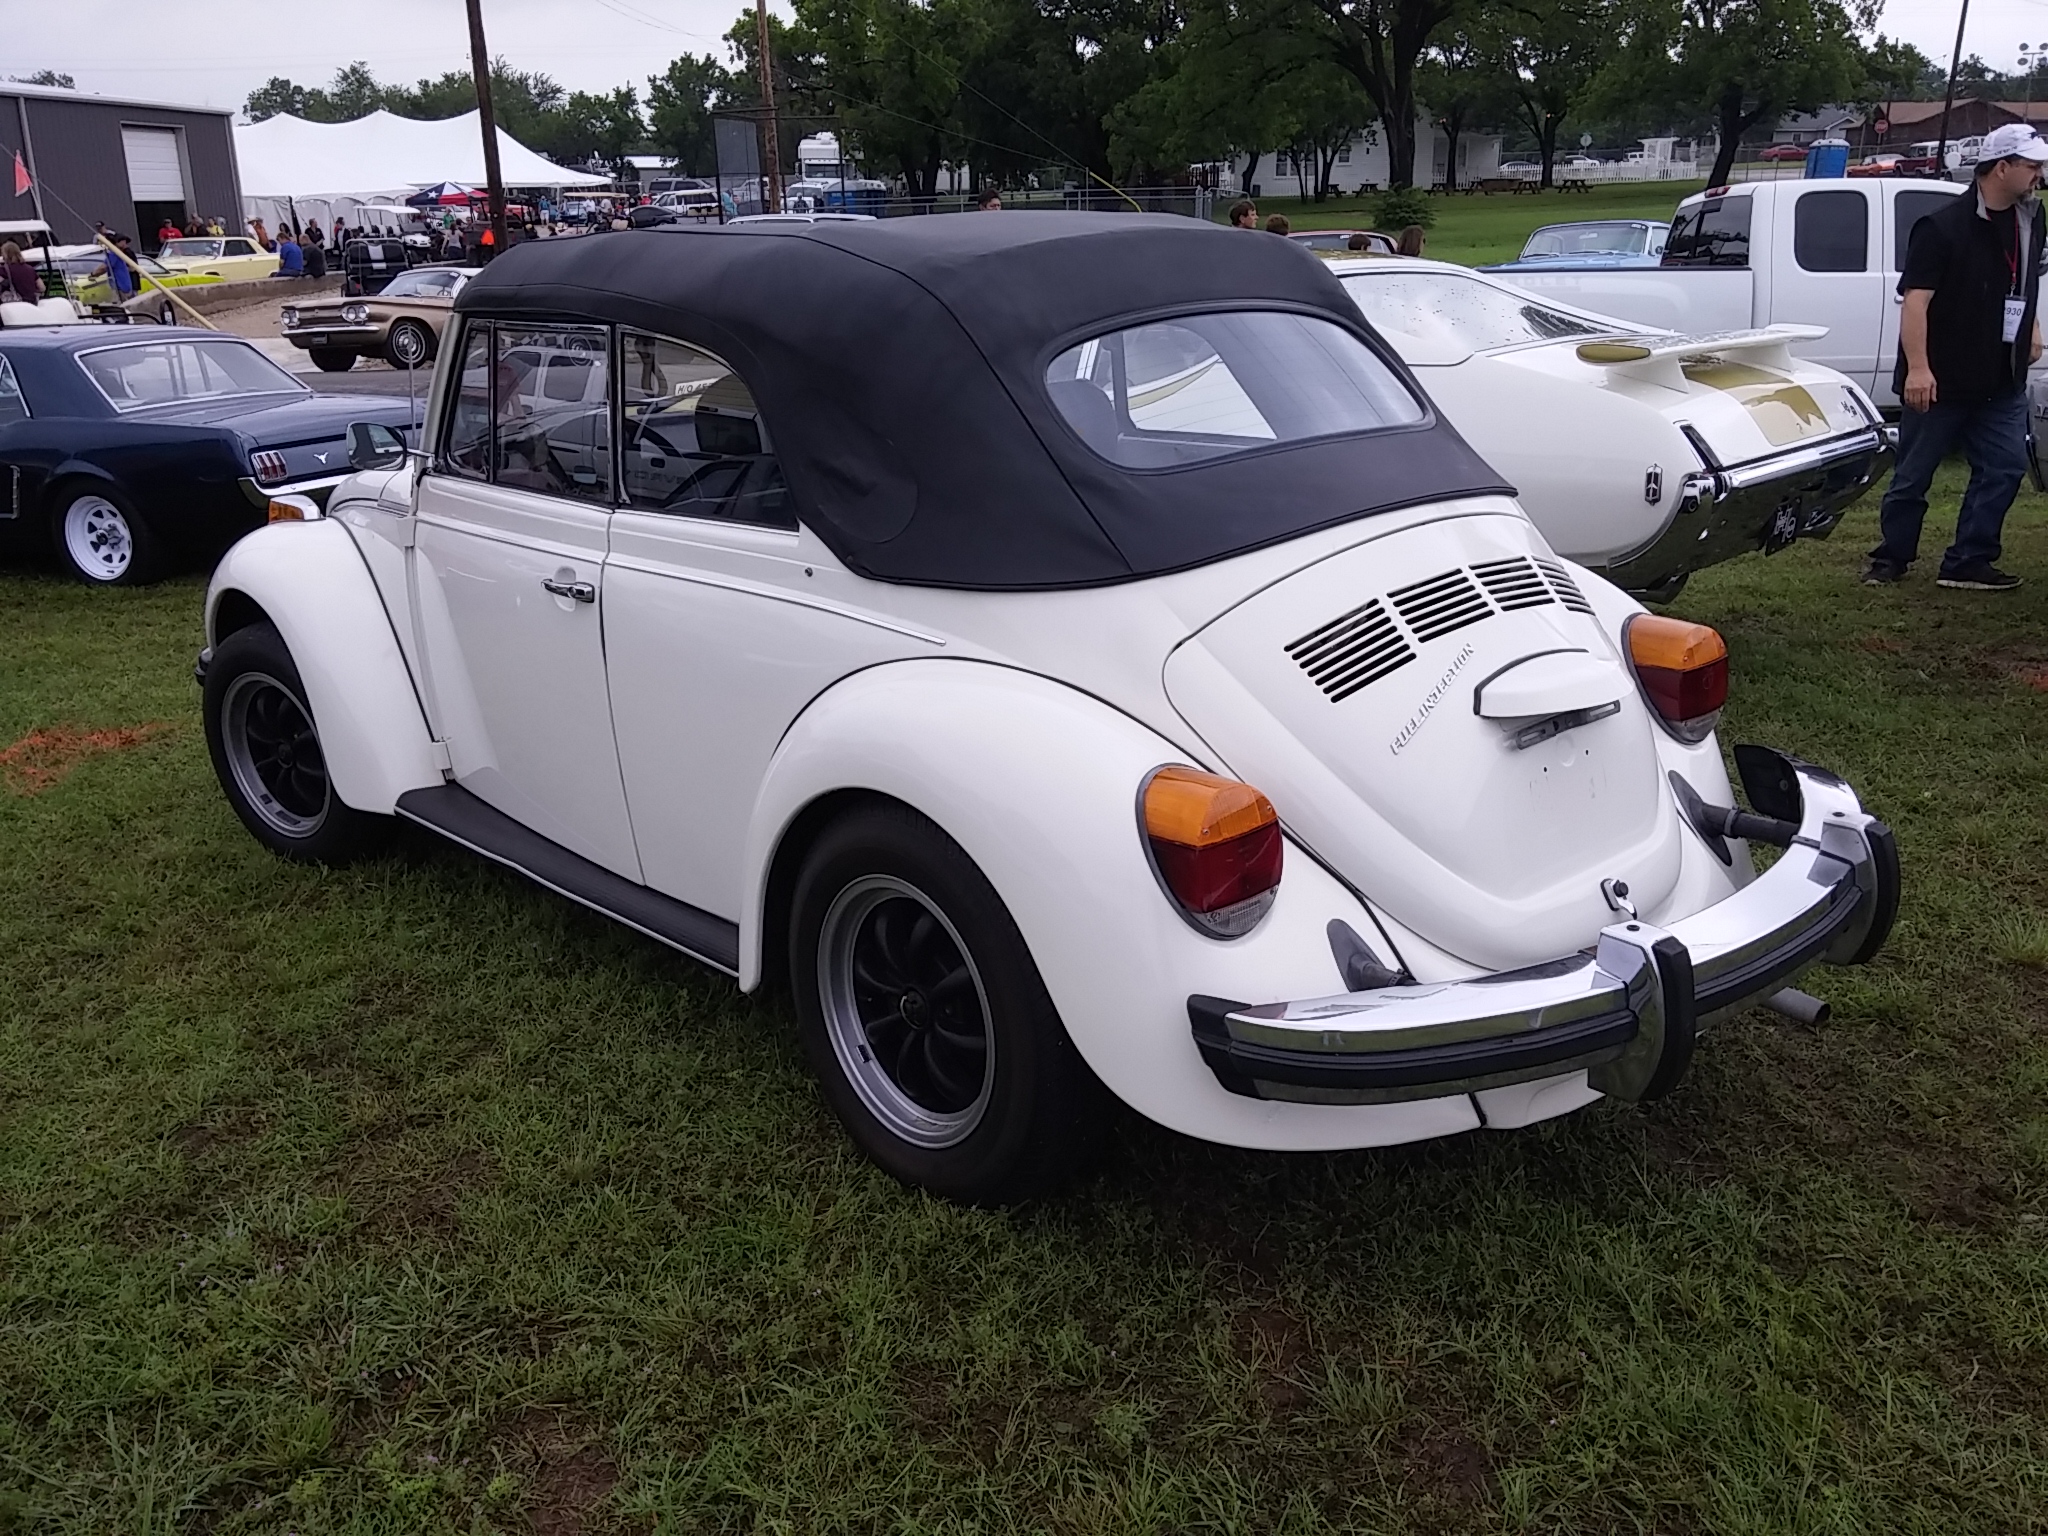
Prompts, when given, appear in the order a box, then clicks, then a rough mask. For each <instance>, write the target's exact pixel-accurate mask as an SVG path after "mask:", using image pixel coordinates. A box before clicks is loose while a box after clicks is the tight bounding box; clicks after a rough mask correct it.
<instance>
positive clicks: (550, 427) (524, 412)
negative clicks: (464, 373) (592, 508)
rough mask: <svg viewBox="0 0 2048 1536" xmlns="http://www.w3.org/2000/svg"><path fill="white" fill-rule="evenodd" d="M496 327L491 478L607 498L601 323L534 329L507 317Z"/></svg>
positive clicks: (606, 367) (607, 414) (607, 409)
mask: <svg viewBox="0 0 2048 1536" xmlns="http://www.w3.org/2000/svg"><path fill="white" fill-rule="evenodd" d="M494 330H495V332H496V336H497V361H496V364H495V366H494V367H493V368H492V370H491V421H492V438H493V442H494V447H493V450H492V454H491V457H492V461H493V464H494V466H495V472H494V473H493V474H492V476H491V478H492V479H493V480H495V481H496V482H497V483H498V484H499V485H512V486H518V487H519V488H520V489H522V490H528V491H544V492H546V493H547V494H548V495H551V496H574V497H577V498H579V499H581V500H584V501H597V502H609V501H610V500H611V494H612V487H611V481H612V460H611V406H610V399H609V391H608V389H607V387H606V381H607V379H608V378H609V377H610V373H611V368H610V357H609V351H608V347H607V338H606V333H605V332H604V331H603V330H601V329H599V328H596V327H590V328H587V329H586V328H584V327H580V326H552V327H548V328H546V329H528V328H525V327H517V328H515V327H513V326H510V325H506V324H504V323H502V322H501V323H499V324H498V325H497V326H495V327H494Z"/></svg>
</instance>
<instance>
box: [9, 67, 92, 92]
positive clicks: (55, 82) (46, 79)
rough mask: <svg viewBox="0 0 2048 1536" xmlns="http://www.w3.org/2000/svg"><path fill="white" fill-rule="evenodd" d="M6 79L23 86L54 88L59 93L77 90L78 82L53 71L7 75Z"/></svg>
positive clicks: (45, 70) (43, 70)
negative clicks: (47, 86) (15, 81)
mask: <svg viewBox="0 0 2048 1536" xmlns="http://www.w3.org/2000/svg"><path fill="white" fill-rule="evenodd" d="M7 78H8V79H10V80H17V81H19V82H20V83H21V84H23V85H50V86H55V87H56V88H57V89H58V90H60V91H75V90H77V89H78V82H77V81H76V80H74V79H72V78H71V77H70V76H69V75H66V74H61V73H59V72H58V71H56V70H54V69H39V70H37V71H36V72H35V73H34V74H32V75H9V76H8V77H7Z"/></svg>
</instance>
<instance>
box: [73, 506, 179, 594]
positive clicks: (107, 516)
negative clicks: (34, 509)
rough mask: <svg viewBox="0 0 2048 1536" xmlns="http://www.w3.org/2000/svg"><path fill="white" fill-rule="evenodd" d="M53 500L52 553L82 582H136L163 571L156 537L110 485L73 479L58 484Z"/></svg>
mask: <svg viewBox="0 0 2048 1536" xmlns="http://www.w3.org/2000/svg"><path fill="white" fill-rule="evenodd" d="M52 501H53V503H54V506H55V511H54V513H53V515H52V516H51V519H50V533H51V537H52V539H53V540H54V541H55V543H56V546H57V558H58V559H60V560H62V561H63V562H64V568H65V569H66V570H68V571H69V572H70V573H71V574H72V575H73V576H75V577H76V578H77V579H78V580H80V581H82V582H84V583H85V584H86V585H87V586H90V587H135V586H141V585H143V584H144V583H146V582H151V581H154V580H156V578H157V577H158V576H159V575H160V574H161V573H162V569H163V563H164V560H163V546H162V543H161V541H160V540H159V539H158V538H157V536H156V534H155V532H154V531H153V530H152V529H151V528H150V526H149V524H148V523H146V522H144V521H143V520H142V518H141V517H140V516H139V515H138V514H137V513H136V511H135V508H134V507H133V506H132V505H130V503H129V501H128V498H127V497H125V496H123V495H122V494H121V493H120V492H119V491H117V490H115V489H114V488H113V487H112V486H109V485H104V484H101V483H99V482H97V481H72V482H70V483H69V484H66V485H61V486H59V487H58V488H57V494H56V495H55V496H54V497H53V498H52Z"/></svg>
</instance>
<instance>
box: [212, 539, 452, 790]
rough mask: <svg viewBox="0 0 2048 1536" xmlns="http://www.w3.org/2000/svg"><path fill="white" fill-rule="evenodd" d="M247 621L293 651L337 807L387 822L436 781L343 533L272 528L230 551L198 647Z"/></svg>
mask: <svg viewBox="0 0 2048 1536" xmlns="http://www.w3.org/2000/svg"><path fill="white" fill-rule="evenodd" d="M257 610H260V615H259V614H258V612H257ZM257 617H262V618H267V619H269V621H270V622H271V623H272V624H274V625H276V626H277V630H278V633H279V634H281V635H283V636H284V643H285V645H286V646H287V647H288V648H289V649H290V651H291V653H292V662H293V664H294V665H295V666H297V667H298V669H299V679H300V681H301V682H303V683H304V684H305V687H306V704H307V706H308V707H309V708H310V709H311V710H312V711H313V720H314V723H315V725H317V726H318V727H319V731H320V749H321V751H322V753H323V754H324V755H325V756H326V759H327V771H328V774H329V776H330V777H331V778H332V780H333V783H334V792H335V793H336V794H337V795H339V796H340V797H341V800H342V803H343V804H345V805H348V806H351V807H353V808H354V809H356V810H359V811H371V812H376V813H379V814H383V815H389V814H390V813H391V811H392V808H393V806H394V805H395V804H396V803H397V800H398V797H399V796H400V795H401V794H403V793H404V792H405V791H406V790H408V789H420V788H424V787H427V786H431V785H435V784H439V783H440V782H441V781H442V775H441V770H440V769H439V767H437V766H436V756H435V752H434V747H433V742H432V739H431V736H430V733H429V732H428V730H427V721H426V716H425V714H424V713H423V712H422V710H421V708H420V701H419V695H418V693H417V692H416V691H415V689H414V687H413V679H412V674H411V673H410V672H409V671H408V670H407V669H406V665H405V658H404V656H403V654H402V653H401V652H400V651H399V648H398V637H397V635H396V634H394V633H393V631H392V627H391V618H390V615H389V614H387V613H386V612H385V609H384V604H383V601H382V599H381V598H379V596H378V595H377V586H376V583H375V582H374V581H372V580H371V579H370V572H369V568H368V567H367V566H365V565H364V564H363V557H362V554H361V552H360V551H358V550H357V548H356V543H355V540H354V539H353V538H351V537H350V536H349V532H348V530H347V529H346V528H344V527H342V526H341V524H339V523H336V522H333V521H330V520H329V519H326V518H320V519H317V520H314V521H311V522H304V523H278V524H272V525H271V526H268V527H264V528H259V529H257V530H256V531H255V532H254V533H252V534H250V535H248V536H247V537H246V538H244V539H242V540H241V541H240V542H238V543H237V544H236V545H235V546H234V547H233V548H232V549H230V550H229V551H228V552H227V554H226V555H225V556H223V557H222V559H221V562H220V564H219V565H218V566H217V567H216V568H215V569H214V573H213V580H212V582H211V583H210V584H209V585H208V587H207V590H206V638H207V643H208V644H209V645H218V644H219V643H220V642H221V641H222V640H223V639H225V638H226V636H227V634H229V633H232V632H233V630H234V629H236V628H238V627H240V625H242V624H244V623H247V622H250V621H251V620H252V619H255V618H257ZM223 626H225V627H223Z"/></svg>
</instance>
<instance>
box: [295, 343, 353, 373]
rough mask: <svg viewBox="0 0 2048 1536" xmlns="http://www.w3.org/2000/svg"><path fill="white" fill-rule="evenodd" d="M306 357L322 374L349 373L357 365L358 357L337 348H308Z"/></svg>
mask: <svg viewBox="0 0 2048 1536" xmlns="http://www.w3.org/2000/svg"><path fill="white" fill-rule="evenodd" d="M306 356H308V357H310V358H312V359H313V366H314V367H315V368H318V369H319V370H320V371H321V372H322V373H347V372H348V371H349V369H351V368H353V367H355V365H356V355H355V353H353V352H349V351H345V350H342V349H340V348H336V347H308V348H307V349H306Z"/></svg>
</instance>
